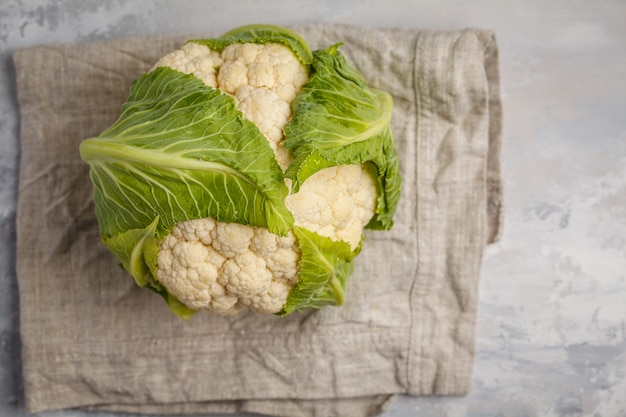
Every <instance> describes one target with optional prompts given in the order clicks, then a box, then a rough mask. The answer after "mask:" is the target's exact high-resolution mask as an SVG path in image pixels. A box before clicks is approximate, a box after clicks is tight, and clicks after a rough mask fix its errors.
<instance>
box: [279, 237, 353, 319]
mask: <svg viewBox="0 0 626 417" xmlns="http://www.w3.org/2000/svg"><path fill="white" fill-rule="evenodd" d="M294 234H295V235H296V237H297V238H298V244H299V245H300V250H301V251H302V255H301V258H300V280H299V281H298V283H297V284H296V286H295V287H294V288H293V289H292V290H291V292H290V293H289V296H288V297H287V302H286V303H285V306H284V307H283V310H282V311H281V312H280V313H279V315H281V316H284V315H287V314H291V313H293V312H294V311H304V310H308V309H311V308H321V307H324V306H328V305H336V306H340V305H342V304H343V301H344V293H345V291H346V285H347V282H348V278H349V277H350V275H351V274H352V271H353V270H354V264H353V259H354V257H355V256H356V255H357V253H358V252H359V250H360V247H359V249H357V250H356V251H352V250H351V249H350V245H349V244H348V243H347V242H343V241H333V240H331V239H329V238H327V237H324V236H320V235H318V234H317V233H315V232H312V231H310V230H307V229H304V228H302V227H295V228H294Z"/></svg>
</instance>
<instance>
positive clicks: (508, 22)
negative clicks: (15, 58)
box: [0, 0, 626, 417]
mask: <svg viewBox="0 0 626 417" xmlns="http://www.w3.org/2000/svg"><path fill="white" fill-rule="evenodd" d="M625 19H626V3H624V2H623V1H619V0H613V1H611V0H607V1H601V2H588V1H580V0H572V1H565V0H555V1H552V2H549V3H548V2H542V1H535V0H533V1H519V2H514V1H500V2H497V1H486V0H480V1H475V2H468V1H452V0H448V1H435V0H430V1H410V0H406V1H401V0H387V1H385V2H380V1H353V0H350V1H346V0H344V1H341V2H337V1H331V0H318V1H314V2H313V1H300V2H295V1H288V0H283V1H264V2H260V1H254V0H244V1H237V2H232V1H231V2H221V3H220V2H218V1H199V0H198V1H190V0H185V1H150V2H148V1H123V0H118V1H107V2H105V1H98V0H82V1H78V0H75V1H68V0H66V1H61V0H58V1H54V0H49V1H44V0H40V1H35V0H30V1H28V0H25V1H13V0H2V1H0V415H2V416H8V417H13V416H26V415H28V414H27V413H26V412H25V411H24V410H23V404H22V401H23V400H22V388H21V366H20V343H19V330H18V325H19V323H18V322H19V317H18V314H17V308H18V301H17V284H16V277H15V259H14V258H15V226H14V224H15V208H16V199H17V171H18V157H19V147H20V145H19V140H18V132H19V124H18V116H19V113H18V109H17V98H16V91H15V73H14V68H13V65H12V61H11V55H12V52H13V51H14V50H15V49H16V48H19V47H26V46H32V45H38V44H46V43H54V42H63V43H65V42H84V41H93V40H101V39H113V38H120V37H127V36H138V35H151V34H160V33H164V34H165V33H166V34H184V33H209V34H212V33H215V32H221V31H224V30H226V29H229V28H231V27H233V26H236V25H241V24H246V23H252V22H268V23H277V24H297V23H317V22H338V23H349V24H359V25H372V26H402V27H408V28H414V29H460V28H464V27H470V26H473V27H480V28H486V29H493V30H494V31H495V33H496V36H497V38H498V43H499V47H500V66H501V75H502V95H503V105H504V111H505V125H504V147H503V151H502V169H503V176H504V185H505V187H506V188H505V207H506V211H505V225H504V234H503V236H502V239H501V241H500V242H499V243H497V244H495V245H492V246H491V247H489V248H488V250H487V251H486V254H485V259H484V264H483V271H482V277H481V285H480V291H481V293H480V306H479V316H478V328H477V332H478V339H477V358H476V365H475V370H474V384H473V385H474V386H473V390H472V392H471V394H469V395H468V396H466V397H462V398H399V399H398V400H397V401H396V402H395V403H394V405H393V406H392V408H391V409H390V410H388V411H387V412H386V413H385V414H384V416H385V417H404V416H415V415H419V416H424V417H444V416H445V417H462V416H467V417H478V416H481V417H488V416H494V417H495V416H515V417H522V416H555V417H556V416H567V417H574V416H590V417H622V416H626V82H625V81H624V78H625V75H626V25H624V21H625ZM42 415H45V416H61V415H64V416H65V415H72V416H82V413H80V412H72V413H67V412H63V413H61V412H49V413H42ZM89 416H98V417H104V416H107V417H110V416H112V414H110V413H95V414H93V413H92V414H89Z"/></svg>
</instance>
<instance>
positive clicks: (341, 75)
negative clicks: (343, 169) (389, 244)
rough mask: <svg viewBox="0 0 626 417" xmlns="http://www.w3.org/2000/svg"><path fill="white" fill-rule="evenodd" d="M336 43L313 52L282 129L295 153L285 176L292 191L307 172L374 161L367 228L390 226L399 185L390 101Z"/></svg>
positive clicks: (391, 103) (287, 143)
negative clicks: (374, 196) (374, 201)
mask: <svg viewBox="0 0 626 417" xmlns="http://www.w3.org/2000/svg"><path fill="white" fill-rule="evenodd" d="M338 48H339V45H334V46H332V47H330V48H328V49H326V50H319V51H314V52H313V64H312V66H313V72H312V74H311V77H310V79H309V81H308V82H307V83H306V84H305V85H304V87H303V89H302V91H301V92H300V94H299V95H298V96H297V97H296V99H295V100H294V102H293V104H292V108H293V114H294V115H293V119H292V120H291V122H290V123H289V124H287V126H285V129H284V130H285V136H286V138H285V141H284V143H283V145H284V146H285V148H287V149H289V151H290V152H291V154H292V156H293V157H294V163H293V164H292V165H291V166H290V167H289V168H288V170H287V172H286V176H287V177H289V178H291V179H292V180H293V189H294V191H297V189H298V188H299V186H300V185H301V184H302V182H304V181H305V180H306V179H307V178H308V177H309V176H310V175H312V174H314V173H315V172H317V171H318V170H320V169H323V168H326V167H328V166H333V165H341V164H360V163H365V162H371V163H373V164H374V165H375V166H376V167H377V170H378V178H377V179H378V185H379V190H380V197H379V199H378V205H377V210H376V216H375V217H374V218H373V219H372V221H371V222H370V224H369V225H368V227H370V228H374V229H390V228H391V227H392V225H393V213H394V212H395V209H396V207H397V205H398V201H399V198H400V184H401V181H400V175H399V171H398V156H397V152H396V148H395V142H394V139H393V135H392V132H391V117H392V110H393V100H392V98H391V96H390V95H389V94H388V93H386V92H384V91H380V90H376V89H373V88H370V87H369V86H368V84H367V82H366V80H365V79H364V78H363V76H362V75H361V74H360V73H359V72H358V71H357V70H356V69H355V68H354V67H353V66H352V65H350V63H348V62H347V60H346V59H345V57H344V56H343V54H341V52H340V51H339V50H338Z"/></svg>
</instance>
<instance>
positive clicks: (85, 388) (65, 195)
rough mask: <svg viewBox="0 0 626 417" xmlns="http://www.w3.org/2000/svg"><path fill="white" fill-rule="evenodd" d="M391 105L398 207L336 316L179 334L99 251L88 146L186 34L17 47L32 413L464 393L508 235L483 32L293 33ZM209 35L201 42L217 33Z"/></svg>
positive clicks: (339, 406) (383, 401) (296, 407)
mask: <svg viewBox="0 0 626 417" xmlns="http://www.w3.org/2000/svg"><path fill="white" fill-rule="evenodd" d="M295 29H296V30H297V31H299V32H300V33H301V34H302V35H303V36H304V37H305V38H306V39H307V40H308V41H309V42H310V43H311V45H312V47H313V48H318V47H322V46H328V45H330V44H333V43H336V42H344V43H345V45H344V46H343V47H342V50H343V51H344V53H345V54H346V55H347V56H348V58H349V59H350V60H351V61H352V62H353V63H354V64H355V65H356V66H357V67H358V68H359V69H360V70H361V71H362V72H363V73H364V75H365V76H366V78H367V79H368V80H369V81H370V82H371V84H372V85H373V86H375V87H378V88H382V89H385V90H387V91H389V92H390V93H391V94H393V96H394V100H395V109H394V115H393V130H394V134H395V137H396V139H397V144H398V148H399V151H400V157H401V169H402V175H403V180H404V183H403V189H402V200H401V204H400V206H399V209H398V211H397V215H396V217H395V221H396V224H395V228H394V229H393V231H392V232H368V233H367V240H366V245H365V248H364V250H363V251H362V253H361V255H360V256H359V258H358V259H357V264H356V270H355V273H354V275H353V276H352V278H351V280H350V282H349V286H348V293H347V301H346V303H345V305H344V306H343V307H341V308H326V309H323V310H321V311H316V312H309V313H305V314H293V315H291V316H288V317H286V318H278V317H274V316H261V315H254V314H244V315H240V316H235V317H229V318H223V317H218V316H214V315H211V314H208V313H202V314H197V315H195V316H194V317H193V318H192V319H191V320H190V321H182V320H180V319H178V318H176V317H174V315H173V314H171V313H170V312H169V310H168V309H167V307H166V306H165V303H164V302H163V301H162V300H161V299H160V298H159V297H158V296H156V295H155V294H153V293H152V292H150V291H147V290H144V289H140V288H138V287H136V286H135V284H134V282H133V280H132V279H131V278H130V277H129V276H127V275H125V273H124V272H123V271H122V270H121V269H119V268H118V267H117V262H116V260H115V259H114V258H113V257H112V256H111V255H110V254H109V253H108V252H107V251H106V249H105V248H104V247H103V246H102V245H101V244H100V242H99V236H98V228H97V224H96V221H95V217H94V207H93V204H92V202H91V192H92V189H91V183H90V181H89V179H88V167H87V165H86V164H84V163H83V162H82V161H81V160H80V158H79V155H78V144H79V142H80V141H81V140H82V139H84V138H87V137H90V136H93V135H97V134H98V133H100V131H102V130H103V129H104V128H105V127H107V126H108V125H109V124H110V123H112V122H113V121H114V120H115V119H116V117H117V115H118V112H119V109H120V105H121V104H122V102H123V101H124V99H125V98H126V94H127V93H128V90H129V88H130V84H131V82H132V80H133V79H135V78H136V77H137V76H139V75H140V73H141V72H142V71H145V70H146V69H148V68H149V67H150V66H151V65H152V64H153V63H154V62H155V61H156V59H157V58H158V57H159V56H161V55H162V54H164V53H166V52H168V51H170V50H172V49H174V48H176V47H178V46H179V45H180V44H181V43H182V42H183V41H184V40H185V39H187V37H180V36H177V37H167V36H162V37H152V38H145V39H122V40H114V41H107V42H100V43H83V44H71V45H48V46H41V47H33V48H28V49H22V50H19V51H16V53H15V55H14V62H15V65H16V70H17V84H18V95H19V102H20V107H21V141H22V151H21V165H20V186H19V206H18V224H17V233H18V237H17V241H18V259H17V268H18V279H19V289H20V309H21V336H22V344H23V373H24V388H25V397H26V406H27V408H28V410H30V411H33V412H34V411H40V410H47V409H59V408H73V407H80V408H88V409H106V410H115V411H125V412H145V413H200V412H202V413H209V412H237V411H248V412H257V413H263V414H269V415H278V416H290V417H297V416H323V417H330V416H352V417H359V416H371V415H375V414H378V413H381V412H382V411H383V410H384V409H385V408H386V407H387V406H388V405H389V404H390V403H391V402H392V400H393V397H394V395H396V394H402V393H405V394H409V395H427V394H451V395H459V394H465V393H467V392H468V390H469V389H470V381H471V375H472V366H473V356H474V332H475V321H476V305H477V284H478V280H479V276H480V265H481V258H482V252H483V248H484V246H485V245H486V244H487V243H489V242H493V241H494V240H496V239H497V237H498V235H499V231H500V216H501V181H500V172H499V149H500V140H501V108H500V101H499V79H498V65H497V48H496V43H495V40H494V36H493V34H492V33H491V32H489V31H482V30H473V29H472V30H463V31H451V32H443V31H441V32H438V31H413V30H404V29H373V28H364V27H355V26H336V25H321V26H305V27H296V28H295ZM214 35H215V34H214V33H210V34H205V36H207V37H208V36H214Z"/></svg>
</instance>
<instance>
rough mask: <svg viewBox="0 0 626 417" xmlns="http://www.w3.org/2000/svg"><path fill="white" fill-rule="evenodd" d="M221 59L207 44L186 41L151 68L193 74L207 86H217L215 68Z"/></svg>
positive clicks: (220, 63)
mask: <svg viewBox="0 0 626 417" xmlns="http://www.w3.org/2000/svg"><path fill="white" fill-rule="evenodd" d="M222 63H223V60H222V57H221V56H220V54H219V53H218V52H215V51H212V50H211V49H210V48H209V47H208V46H205V45H200V44H197V43H195V42H187V43H185V44H184V45H183V46H181V47H180V49H178V50H176V51H174V52H171V53H169V54H167V55H165V56H164V57H162V58H161V59H160V60H158V61H157V63H156V64H154V67H153V69H155V68H158V67H169V68H172V69H175V70H177V71H180V72H182V73H185V74H193V75H195V76H196V77H197V78H199V79H200V80H202V81H203V82H204V83H205V84H206V85H208V86H209V87H213V88H217V68H219V66H220V65H222Z"/></svg>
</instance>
